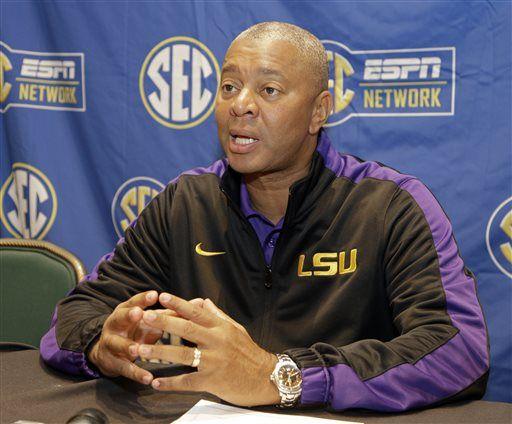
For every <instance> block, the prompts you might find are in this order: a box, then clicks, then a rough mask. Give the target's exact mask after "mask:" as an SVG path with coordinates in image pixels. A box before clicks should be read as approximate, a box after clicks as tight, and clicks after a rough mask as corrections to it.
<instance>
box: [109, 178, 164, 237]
mask: <svg viewBox="0 0 512 424" xmlns="http://www.w3.org/2000/svg"><path fill="white" fill-rule="evenodd" d="M163 188H164V185H163V184H162V183H161V182H160V181H157V180H155V179H153V178H149V177H135V178H131V179H129V180H128V181H126V182H124V183H123V184H122V185H121V187H119V189H118V190H117V192H116V194H115V195H114V199H113V200H112V222H113V223H114V228H115V230H116V233H117V235H118V236H119V237H122V235H123V234H124V232H125V230H126V228H128V226H129V225H130V223H131V222H132V221H133V220H134V219H135V218H137V216H138V215H139V214H140V213H141V212H142V210H143V209H144V208H145V207H146V205H147V204H148V203H149V202H150V201H151V200H152V199H153V198H154V197H155V196H156V195H157V194H158V193H159V192H161V191H162V190H163Z"/></svg>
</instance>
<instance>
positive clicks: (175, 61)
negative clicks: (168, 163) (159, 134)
mask: <svg viewBox="0 0 512 424" xmlns="http://www.w3.org/2000/svg"><path fill="white" fill-rule="evenodd" d="M219 80H220V70H219V64H218V63H217V60H216V59H215V56H214V55H213V53H212V52H211V51H210V50H209V49H208V47H206V46H205V45H204V44H203V43H201V42H200V41H198V40H196V39H194V38H191V37H171V38H168V39H166V40H164V41H162V42H161V43H159V44H157V45H156V46H155V47H154V48H153V49H152V50H151V51H150V52H149V54H148V55H147V56H146V59H145V60H144V63H143V64H142V68H141V70H140V75H139V90H140V96H141V98H142V102H143V104H144V107H145V108H146V110H147V111H148V113H149V114H150V115H151V116H152V117H153V119H155V120H156V121H157V122H159V123H160V124H162V125H165V126H166V127H169V128H174V129H179V130H182V129H187V128H191V127H194V126H196V125H199V124H200V123H201V122H203V121H204V120H205V119H206V118H208V116H209V115H210V114H211V112H212V110H213V107H214V103H215V96H216V94H217V87H218V84H219Z"/></svg>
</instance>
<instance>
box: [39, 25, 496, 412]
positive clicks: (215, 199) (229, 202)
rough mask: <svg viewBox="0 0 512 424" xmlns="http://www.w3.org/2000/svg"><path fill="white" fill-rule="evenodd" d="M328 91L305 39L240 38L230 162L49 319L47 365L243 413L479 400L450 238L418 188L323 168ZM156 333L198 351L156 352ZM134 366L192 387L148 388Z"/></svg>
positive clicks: (181, 184)
mask: <svg viewBox="0 0 512 424" xmlns="http://www.w3.org/2000/svg"><path fill="white" fill-rule="evenodd" d="M327 81H328V67H327V61H326V55H325V51H324V49H323V46H322V44H321V43H320V42H319V40H318V39H317V38H316V37H314V36H313V35H311V34H310V33H308V32H307V31H305V30H303V29H301V28H298V27H296V26H293V25H289V24H284V23H276V22H274V23H262V24H258V25H255V26H253V27H251V28H249V29H248V30H246V31H244V32H243V33H241V34H240V35H239V36H238V37H237V38H236V39H235V41H234V42H233V43H232V44H231V46H230V47H229V49H228V51H227V54H226V57H225V60H224V63H223V67H222V75H221V85H220V89H219V93H218V96H217V100H216V113H215V117H216V121H217V124H218V134H219V139H220V142H221V144H222V147H223V149H224V151H225V153H226V156H227V159H224V160H221V161H218V162H216V163H214V164H213V165H212V166H211V167H209V168H207V169H196V170H192V171H190V172H187V173H185V174H183V175H181V176H180V177H178V178H177V179H176V180H174V181H172V182H171V183H170V184H169V185H168V186H167V187H166V188H165V190H163V191H162V192H161V193H160V194H159V195H158V196H157V197H156V198H155V199H154V200H153V201H152V202H151V203H150V204H149V205H148V206H147V207H146V208H145V209H144V211H143V212H142V213H141V215H140V216H139V217H138V219H137V220H136V222H134V223H133V224H132V225H131V226H130V228H128V229H127V231H126V233H125V237H124V238H122V239H121V240H120V241H119V243H118V245H117V246H116V249H115V251H114V252H113V253H111V254H109V255H107V256H105V257H104V258H102V260H101V261H100V263H99V265H98V266H97V267H96V269H95V270H94V271H93V273H92V274H91V275H89V276H88V277H87V278H86V281H84V282H82V283H81V284H80V285H79V286H78V287H77V288H76V289H75V290H74V291H73V293H72V294H71V295H70V296H69V297H68V298H66V299H64V300H63V301H62V302H61V303H60V304H59V305H58V307H57V310H56V314H55V315H54V320H53V324H52V328H51V329H50V331H49V332H48V334H47V335H46V336H45V337H44V338H43V340H42V345H41V353H42V356H43V358H44V360H45V361H46V362H47V363H49V364H50V365H52V366H55V367H57V368H60V369H62V370H66V371H68V372H73V373H84V374H86V375H90V376H98V375H99V373H101V374H103V375H105V376H118V375H123V376H125V377H128V378H131V379H134V380H136V381H139V382H141V383H143V384H151V385H152V386H153V388H155V389H157V390H191V391H208V392H210V393H213V394H215V395H217V396H218V397H220V398H222V399H224V400H226V401H228V402H231V403H234V404H237V405H268V404H279V403H281V404H282V405H285V406H294V405H319V406H320V405H326V406H328V407H331V408H334V409H346V408H354V407H358V408H370V409H377V410H384V411H400V410H405V409H409V408H414V407H421V406H424V405H429V404H433V403H437V402H441V401H446V400H448V399H459V398H463V397H468V396H473V397H475V396H481V395H482V394H483V392H484V390H485V385H486V380H487V374H488V366H489V365H488V364H489V354H488V346H487V334H486V329H485V324H484V320H483V316H482V311H481V308H480V306H479V304H478V300H477V297H476V293H475V280H474V276H473V275H472V274H471V272H470V271H469V270H468V269H467V268H465V267H464V264H463V262H462V259H461V258H460V256H459V254H458V249H457V246H456V243H455V240H454V238H453V235H452V230H451V226H450V223H449V221H448V219H447V217H446V216H445V214H444V213H443V211H442V209H441V207H440V206H439V205H438V203H437V202H436V200H435V199H434V197H433V196H432V194H431V193H430V192H429V191H428V189H426V188H425V187H424V186H423V185H422V184H421V183H420V182H419V181H418V180H417V179H415V178H414V177H411V176H408V175H403V174H400V173H398V172H397V171H394V170H391V169H389V168H386V167H385V166H382V165H380V164H377V163H375V162H363V161H360V160H359V159H357V158H354V157H352V156H349V155H341V154H338V153H337V152H336V151H334V149H333V147H332V146H331V145H330V142H329V140H328V138H327V135H326V134H325V132H324V131H323V130H321V128H322V125H323V124H324V123H325V122H326V120H327V118H328V116H329V113H330V110H331V96H330V94H329V91H328V85H327ZM190 299H192V300H190ZM157 307H158V308H160V309H156V310H152V309H153V308H157ZM223 311H224V312H223ZM163 331H167V332H169V333H171V334H175V335H178V336H180V337H182V338H183V339H186V340H188V341H189V342H191V343H193V344H195V345H196V347H189V346H167V345H155V344H154V343H155V341H156V340H157V339H158V337H160V335H161V334H162V332H163ZM137 357H142V358H158V359H163V360H167V361H171V362H174V363H181V364H185V365H191V366H193V367H196V368H197V371H196V372H193V373H190V374H184V375H181V376H177V377H171V378H153V376H152V375H151V373H149V372H148V371H146V370H143V369H142V368H140V367H138V366H137V365H135V364H134V363H133V361H134V360H135V359H136V358H137Z"/></svg>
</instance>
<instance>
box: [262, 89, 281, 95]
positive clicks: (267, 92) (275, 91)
mask: <svg viewBox="0 0 512 424" xmlns="http://www.w3.org/2000/svg"><path fill="white" fill-rule="evenodd" d="M264 91H265V94H267V95H269V96H271V97H273V96H275V95H276V94H277V93H279V91H278V90H277V89H276V88H274V87H265V88H264Z"/></svg>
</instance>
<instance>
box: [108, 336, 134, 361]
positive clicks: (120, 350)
mask: <svg viewBox="0 0 512 424" xmlns="http://www.w3.org/2000/svg"><path fill="white" fill-rule="evenodd" d="M104 347H105V348H106V349H107V351H108V352H109V353H110V354H111V355H114V356H124V357H127V358H131V359H135V358H136V357H137V355H138V345H137V343H134V342H133V340H130V339H127V338H125V337H122V336H118V335H117V334H112V333H110V334H109V335H108V336H105V339H104Z"/></svg>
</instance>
